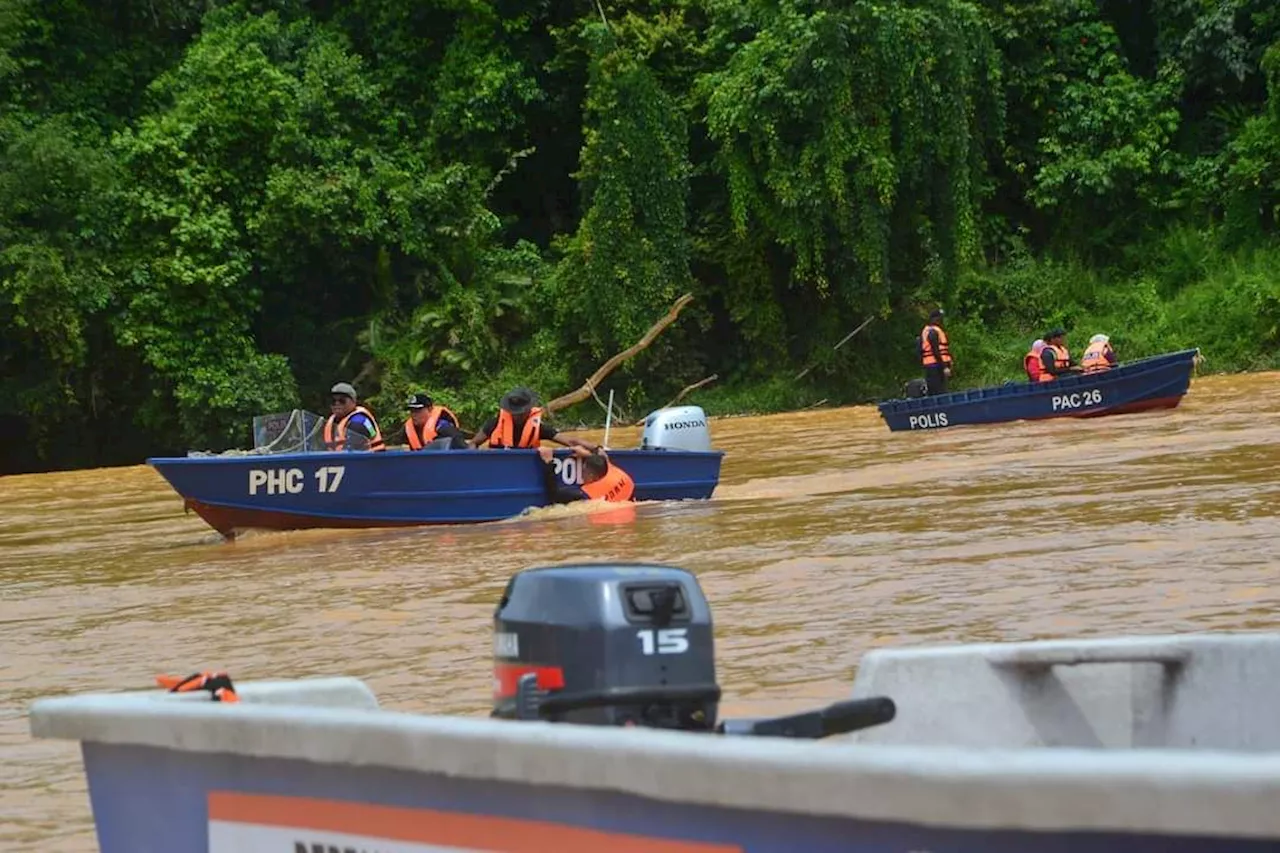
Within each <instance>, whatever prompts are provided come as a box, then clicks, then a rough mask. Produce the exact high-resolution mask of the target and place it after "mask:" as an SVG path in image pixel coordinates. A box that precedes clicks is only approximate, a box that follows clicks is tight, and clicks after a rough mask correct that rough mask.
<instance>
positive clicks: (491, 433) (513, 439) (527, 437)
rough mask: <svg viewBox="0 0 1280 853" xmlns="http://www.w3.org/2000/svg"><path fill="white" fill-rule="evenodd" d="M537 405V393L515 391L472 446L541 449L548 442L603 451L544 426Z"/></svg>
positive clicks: (481, 430)
mask: <svg viewBox="0 0 1280 853" xmlns="http://www.w3.org/2000/svg"><path fill="white" fill-rule="evenodd" d="M533 403H534V398H533V392H532V391H530V390H529V389H528V388H513V389H512V390H510V391H508V392H507V393H506V394H504V395H503V397H502V402H500V403H499V404H498V415H497V417H493V418H489V420H487V421H485V423H484V426H482V427H480V431H479V432H477V433H476V434H475V435H474V436H472V438H471V441H469V442H468V444H469V445H470V446H471V447H479V446H480V445H482V444H484V443H485V442H486V441H487V442H489V446H490V447H493V448H506V447H516V448H531V447H538V446H540V445H541V443H542V442H544V441H552V442H555V443H556V444H559V445H561V446H563V447H583V448H586V449H587V450H590V451H596V450H599V445H595V444H591V443H590V442H587V441H583V440H582V439H580V438H573V437H571V436H562V435H560V433H559V432H558V431H557V430H556V428H555V427H553V426H551V425H550V424H544V423H543V422H542V409H541V408H540V407H538V406H535V405H534V404H533Z"/></svg>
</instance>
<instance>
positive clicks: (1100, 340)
mask: <svg viewBox="0 0 1280 853" xmlns="http://www.w3.org/2000/svg"><path fill="white" fill-rule="evenodd" d="M1110 342H1111V338H1109V337H1107V336H1106V335H1094V336H1093V337H1092V338H1089V343H1091V344H1106V343H1110Z"/></svg>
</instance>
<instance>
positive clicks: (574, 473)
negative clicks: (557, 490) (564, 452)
mask: <svg viewBox="0 0 1280 853" xmlns="http://www.w3.org/2000/svg"><path fill="white" fill-rule="evenodd" d="M551 464H552V465H554V466H555V469H556V476H557V477H559V478H560V482H562V483H564V484H565V485H566V486H581V485H582V466H581V465H579V464H578V460H577V459H575V458H574V457H572V456H567V457H564V458H561V457H559V456H557V457H555V459H554V460H553V461H552V463H551Z"/></svg>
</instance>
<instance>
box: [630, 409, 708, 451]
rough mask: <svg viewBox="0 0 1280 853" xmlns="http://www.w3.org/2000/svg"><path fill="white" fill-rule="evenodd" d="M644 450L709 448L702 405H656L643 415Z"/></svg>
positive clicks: (705, 414)
mask: <svg viewBox="0 0 1280 853" xmlns="http://www.w3.org/2000/svg"><path fill="white" fill-rule="evenodd" d="M640 447H641V448H642V449H644V450H693V451H698V452H704V453H705V452H708V451H710V450H711V429H710V427H708V426H707V413H706V412H704V411H703V410H702V407H701V406H675V407H673V408H670V409H658V410H657V411H656V412H651V413H650V414H649V416H648V417H647V418H645V419H644V435H643V436H642V437H641V439H640Z"/></svg>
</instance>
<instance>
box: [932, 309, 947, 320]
mask: <svg viewBox="0 0 1280 853" xmlns="http://www.w3.org/2000/svg"><path fill="white" fill-rule="evenodd" d="M943 316H944V315H943V313H942V309H941V308H934V309H933V310H932V311H930V312H929V319H930V320H940V319H942V317H943Z"/></svg>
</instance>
